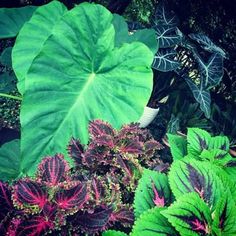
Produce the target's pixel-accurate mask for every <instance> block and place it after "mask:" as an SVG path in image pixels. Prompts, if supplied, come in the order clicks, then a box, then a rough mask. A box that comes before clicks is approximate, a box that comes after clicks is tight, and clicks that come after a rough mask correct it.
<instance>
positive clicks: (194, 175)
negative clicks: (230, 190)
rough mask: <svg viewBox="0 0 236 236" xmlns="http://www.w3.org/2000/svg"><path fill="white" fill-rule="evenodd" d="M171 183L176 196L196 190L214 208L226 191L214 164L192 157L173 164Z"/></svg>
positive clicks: (170, 174) (170, 175)
mask: <svg viewBox="0 0 236 236" xmlns="http://www.w3.org/2000/svg"><path fill="white" fill-rule="evenodd" d="M169 183H170V187H171V189H172V191H173V193H174V196H175V197H176V198H178V197H180V196H182V195H183V194H184V193H189V192H196V193H198V194H199V196H200V197H201V198H202V199H203V200H204V201H205V202H206V203H207V204H208V205H209V206H210V208H211V209H213V210H214V209H215V207H216V204H217V201H218V200H219V199H220V197H221V194H222V193H223V192H224V188H223V185H222V181H221V180H220V178H219V177H218V176H217V174H216V173H215V171H214V165H211V164H210V163H209V162H202V161H196V160H195V159H191V158H187V159H184V160H183V161H182V160H180V161H176V162H175V163H174V164H173V165H172V167H171V170H170V172H169Z"/></svg>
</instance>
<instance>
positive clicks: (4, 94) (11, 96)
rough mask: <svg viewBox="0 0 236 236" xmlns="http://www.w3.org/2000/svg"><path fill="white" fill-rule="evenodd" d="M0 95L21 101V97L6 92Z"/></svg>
mask: <svg viewBox="0 0 236 236" xmlns="http://www.w3.org/2000/svg"><path fill="white" fill-rule="evenodd" d="M0 97H5V98H11V99H15V100H20V101H22V97H17V96H14V95H10V94H6V93H0Z"/></svg>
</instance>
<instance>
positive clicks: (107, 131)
mask: <svg viewBox="0 0 236 236" xmlns="http://www.w3.org/2000/svg"><path fill="white" fill-rule="evenodd" d="M89 133H90V136H91V137H92V138H96V137H97V136H101V135H110V136H114V134H115V131H114V129H113V128H112V126H111V125H110V124H108V123H107V122H105V121H102V120H93V121H91V122H90V123H89Z"/></svg>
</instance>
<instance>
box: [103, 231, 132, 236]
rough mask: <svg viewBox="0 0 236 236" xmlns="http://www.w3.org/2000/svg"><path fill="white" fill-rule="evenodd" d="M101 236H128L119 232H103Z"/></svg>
mask: <svg viewBox="0 0 236 236" xmlns="http://www.w3.org/2000/svg"><path fill="white" fill-rule="evenodd" d="M102 236H128V235H127V234H125V233H123V232H121V231H116V230H108V231H105V232H103V233H102Z"/></svg>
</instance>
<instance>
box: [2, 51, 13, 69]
mask: <svg viewBox="0 0 236 236" xmlns="http://www.w3.org/2000/svg"><path fill="white" fill-rule="evenodd" d="M11 52H12V47H8V48H5V49H4V51H3V52H2V54H1V56H0V63H1V64H2V65H4V66H8V67H11V66H12V62H11Z"/></svg>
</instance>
